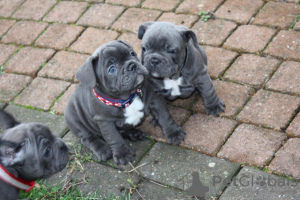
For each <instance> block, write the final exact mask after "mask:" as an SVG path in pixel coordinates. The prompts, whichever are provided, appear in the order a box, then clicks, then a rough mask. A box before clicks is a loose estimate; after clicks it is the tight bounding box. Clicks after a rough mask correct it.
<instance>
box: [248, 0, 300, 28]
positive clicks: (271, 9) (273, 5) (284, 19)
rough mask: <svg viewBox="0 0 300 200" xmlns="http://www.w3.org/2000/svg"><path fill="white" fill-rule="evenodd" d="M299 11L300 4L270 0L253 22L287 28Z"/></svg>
mask: <svg viewBox="0 0 300 200" xmlns="http://www.w3.org/2000/svg"><path fill="white" fill-rule="evenodd" d="M274 13H276V14H274ZM299 13H300V6H298V5H296V4H291V3H284V2H273V1H270V2H268V3H267V4H266V5H264V7H263V8H262V9H261V10H260V12H259V13H258V15H256V17H255V19H254V21H253V22H252V23H253V24H259V25H263V26H274V27H280V28H282V29H287V28H289V27H290V26H291V25H292V23H293V22H294V20H295V16H296V15H298V14H299Z"/></svg>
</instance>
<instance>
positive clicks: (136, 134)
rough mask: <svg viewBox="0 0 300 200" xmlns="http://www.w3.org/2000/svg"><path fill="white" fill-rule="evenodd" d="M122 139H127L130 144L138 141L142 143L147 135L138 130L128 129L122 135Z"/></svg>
mask: <svg viewBox="0 0 300 200" xmlns="http://www.w3.org/2000/svg"><path fill="white" fill-rule="evenodd" d="M122 135H123V138H126V139H129V140H130V141H131V142H136V141H138V140H140V141H143V140H145V139H146V138H147V135H146V134H145V133H143V132H142V131H140V130H137V129H135V128H134V129H130V130H127V131H126V132H124V133H122Z"/></svg>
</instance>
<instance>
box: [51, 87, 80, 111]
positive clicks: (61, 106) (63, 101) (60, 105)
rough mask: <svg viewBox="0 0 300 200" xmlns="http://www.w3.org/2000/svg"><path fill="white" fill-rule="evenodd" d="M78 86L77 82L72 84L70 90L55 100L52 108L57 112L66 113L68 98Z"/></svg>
mask: <svg viewBox="0 0 300 200" xmlns="http://www.w3.org/2000/svg"><path fill="white" fill-rule="evenodd" d="M76 87H77V84H72V85H71V86H70V87H69V88H68V90H67V91H66V92H65V93H64V94H63V96H62V97H61V98H60V99H59V100H58V101H57V102H55V104H54V106H53V108H52V110H55V113H56V114H60V115H63V114H64V112H65V108H66V106H67V103H68V100H69V98H70V97H71V95H72V94H73V93H74V91H75V89H76Z"/></svg>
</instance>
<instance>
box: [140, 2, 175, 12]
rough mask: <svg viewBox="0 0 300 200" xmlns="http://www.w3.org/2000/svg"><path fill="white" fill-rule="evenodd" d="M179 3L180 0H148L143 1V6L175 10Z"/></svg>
mask: <svg viewBox="0 0 300 200" xmlns="http://www.w3.org/2000/svg"><path fill="white" fill-rule="evenodd" d="M179 3H180V0H165V1H160V0H146V1H144V2H143V4H142V8H150V9H158V10H164V11H170V10H173V9H174V8H175V7H176V6H177V5H178V4H179Z"/></svg>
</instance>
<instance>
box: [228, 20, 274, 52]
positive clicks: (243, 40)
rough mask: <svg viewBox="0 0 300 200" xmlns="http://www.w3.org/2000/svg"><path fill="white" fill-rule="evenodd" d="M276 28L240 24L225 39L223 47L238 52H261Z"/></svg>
mask: <svg viewBox="0 0 300 200" xmlns="http://www.w3.org/2000/svg"><path fill="white" fill-rule="evenodd" d="M275 33H276V30H274V29H271V28H267V27H260V26H254V25H242V26H239V27H238V28H237V30H236V31H235V32H234V33H233V34H232V35H231V36H230V37H229V38H228V39H227V40H226V42H225V43H224V47H225V48H228V49H231V50H236V51H239V52H250V53H256V52H261V51H263V49H264V48H265V46H266V45H267V44H268V42H269V41H270V40H271V38H272V36H273V35H274V34H275Z"/></svg>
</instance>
